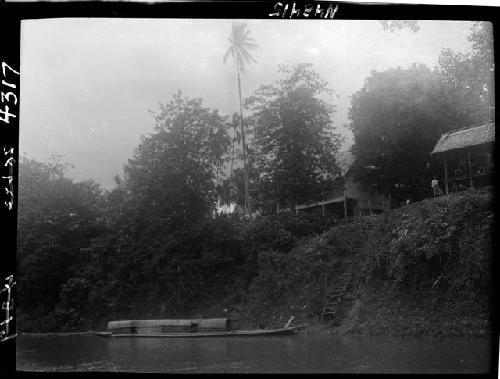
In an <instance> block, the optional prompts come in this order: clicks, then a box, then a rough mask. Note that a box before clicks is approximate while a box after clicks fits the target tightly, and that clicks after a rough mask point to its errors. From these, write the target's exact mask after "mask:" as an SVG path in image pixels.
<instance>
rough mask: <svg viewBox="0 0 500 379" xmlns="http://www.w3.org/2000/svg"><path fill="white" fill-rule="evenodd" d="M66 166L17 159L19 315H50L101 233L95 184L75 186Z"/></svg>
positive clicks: (100, 209)
mask: <svg viewBox="0 0 500 379" xmlns="http://www.w3.org/2000/svg"><path fill="white" fill-rule="evenodd" d="M67 167H68V165H65V164H62V163H60V161H59V160H58V158H54V159H51V160H49V161H48V162H38V161H36V160H34V159H31V158H27V157H21V159H20V162H19V208H18V210H19V212H18V247H17V257H18V260H17V261H18V278H19V280H18V283H19V299H20V308H21V309H22V312H20V313H23V314H37V312H38V313H39V314H40V313H41V312H47V313H48V312H50V311H51V310H52V309H53V307H54V306H55V304H56V303H57V302H58V301H59V292H60V290H61V289H62V286H63V285H64V283H65V282H66V281H67V280H68V279H69V278H71V277H72V276H73V275H74V274H75V272H76V271H77V270H78V269H79V266H80V265H81V262H82V255H81V249H82V248H86V247H87V246H88V245H89V243H90V241H91V240H92V238H95V237H96V236H97V235H99V234H100V233H102V231H103V230H104V224H103V207H104V199H103V196H102V191H101V189H100V187H99V185H98V184H96V183H94V182H92V181H85V182H79V183H74V182H73V181H72V180H71V179H68V178H67V177H66V176H65V172H66V169H67Z"/></svg>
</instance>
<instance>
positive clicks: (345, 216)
mask: <svg viewBox="0 0 500 379" xmlns="http://www.w3.org/2000/svg"><path fill="white" fill-rule="evenodd" d="M344 218H347V197H346V196H345V190H344Z"/></svg>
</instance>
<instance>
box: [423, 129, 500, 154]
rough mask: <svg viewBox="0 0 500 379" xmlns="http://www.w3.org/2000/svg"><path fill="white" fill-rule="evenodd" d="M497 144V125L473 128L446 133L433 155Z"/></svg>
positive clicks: (440, 139)
mask: <svg viewBox="0 0 500 379" xmlns="http://www.w3.org/2000/svg"><path fill="white" fill-rule="evenodd" d="M494 142H495V123H494V122H491V123H489V124H485V125H480V126H473V127H470V128H464V129H459V130H452V131H451V132H448V133H444V134H442V135H441V138H439V141H438V143H437V144H436V146H435V147H434V150H433V151H432V153H431V154H437V153H444V152H447V151H450V150H458V149H463V148H466V147H471V146H477V145H483V144H487V143H494Z"/></svg>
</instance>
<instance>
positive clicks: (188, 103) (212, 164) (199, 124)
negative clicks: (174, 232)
mask: <svg viewBox="0 0 500 379" xmlns="http://www.w3.org/2000/svg"><path fill="white" fill-rule="evenodd" d="M154 117H155V121H156V127H155V132H154V133H153V134H151V135H150V136H148V137H143V138H142V141H141V144H140V145H139V146H138V148H137V149H136V152H135V154H134V157H133V158H132V159H130V160H129V163H128V164H127V165H126V167H125V178H126V180H125V184H126V186H127V189H128V190H129V191H130V192H131V194H132V196H133V198H134V200H135V202H136V205H137V207H138V208H140V209H147V210H148V217H151V216H158V217H160V218H162V219H163V221H165V222H166V223H167V224H168V225H169V227H173V226H177V227H182V226H183V225H185V224H186V223H187V222H194V221H197V220H199V219H200V218H202V217H203V216H205V215H207V214H210V212H212V211H213V210H214V207H215V203H216V200H217V193H216V184H217V183H216V179H217V178H216V176H217V174H218V172H219V171H220V170H221V167H222V166H223V164H224V163H225V161H226V159H227V148H228V146H229V137H228V134H227V130H226V126H225V119H224V118H223V117H222V116H220V115H219V114H218V112H217V111H212V110H210V109H208V108H206V107H203V106H202V101H201V99H188V98H184V97H182V94H181V93H180V92H178V93H176V94H175V95H174V97H173V99H172V100H171V101H170V102H169V103H168V104H165V105H164V104H161V105H160V111H159V112H158V113H157V114H155V115H154Z"/></svg>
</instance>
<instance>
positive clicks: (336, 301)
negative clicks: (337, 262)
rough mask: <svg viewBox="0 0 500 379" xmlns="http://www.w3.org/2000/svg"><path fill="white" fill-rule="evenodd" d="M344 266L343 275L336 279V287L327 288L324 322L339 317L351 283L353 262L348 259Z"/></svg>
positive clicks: (323, 314)
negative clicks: (342, 301)
mask: <svg viewBox="0 0 500 379" xmlns="http://www.w3.org/2000/svg"><path fill="white" fill-rule="evenodd" d="M342 266H343V268H342V274H340V276H339V277H338V278H336V280H335V282H334V285H332V286H331V287H330V288H328V287H327V291H326V292H327V293H326V298H325V303H324V306H323V312H322V314H321V320H322V321H325V320H326V319H327V318H329V319H333V318H334V317H335V316H336V315H337V312H338V310H339V306H340V303H341V300H342V297H343V296H344V294H345V291H346V288H347V287H348V285H349V283H350V282H351V279H352V261H351V260H350V259H346V260H344V262H343V265H342Z"/></svg>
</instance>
